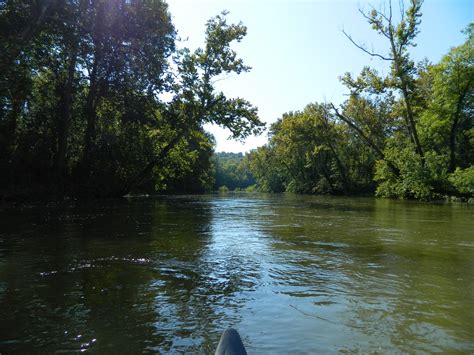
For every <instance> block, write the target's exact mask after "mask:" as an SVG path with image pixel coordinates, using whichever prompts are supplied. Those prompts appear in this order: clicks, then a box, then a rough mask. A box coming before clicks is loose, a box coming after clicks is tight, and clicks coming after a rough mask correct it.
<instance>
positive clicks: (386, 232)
mask: <svg viewBox="0 0 474 355" xmlns="http://www.w3.org/2000/svg"><path fill="white" fill-rule="evenodd" d="M473 212H474V208H473V207H472V206H466V205H463V204H440V205H437V204H423V203H414V202H403V201H389V200H376V199H371V198H342V197H341V198H334V197H313V196H295V195H202V196H174V197H156V198H144V199H130V200H114V201H100V202H97V201H95V202H80V203H79V202H78V203H71V204H59V205H50V206H46V207H45V206H31V207H22V208H5V207H4V208H3V209H1V210H0V353H2V354H4V353H5V354H7V353H13V352H22V353H32V352H34V353H38V352H41V353H53V352H57V353H71V352H79V351H88V352H95V353H100V354H107V353H110V354H117V353H140V352H159V353H212V352H213V350H214V349H215V347H216V344H217V342H218V340H219V337H220V334H221V333H222V332H223V330H225V329H226V328H227V327H234V328H236V329H237V330H238V331H239V332H240V334H241V336H242V338H243V341H244V344H245V346H246V347H247V351H248V352H249V353H250V354H259V353H272V354H277V353H282V354H287V353H292V354H298V353H299V354H304V353H339V352H340V353H354V352H355V353H381V354H384V353H387V352H390V353H394V352H395V353H399V352H403V353H405V352H410V353H416V352H462V353H473V352H474V213H473Z"/></svg>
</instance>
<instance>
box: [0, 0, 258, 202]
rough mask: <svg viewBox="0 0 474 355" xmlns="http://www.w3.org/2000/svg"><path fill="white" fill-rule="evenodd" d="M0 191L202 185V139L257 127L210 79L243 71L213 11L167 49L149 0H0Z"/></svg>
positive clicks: (206, 149)
mask: <svg viewBox="0 0 474 355" xmlns="http://www.w3.org/2000/svg"><path fill="white" fill-rule="evenodd" d="M0 34H1V36H0V186H1V187H0V200H1V199H8V198H10V197H11V198H15V196H23V195H25V196H26V195H31V194H32V195H41V194H44V195H50V194H57V195H79V196H81V195H93V196H122V195H125V194H128V193H138V192H153V191H166V190H182V191H202V190H205V189H207V188H210V187H212V184H213V181H212V180H213V176H212V173H211V170H210V167H211V156H212V153H213V146H214V142H213V138H212V137H211V136H210V135H209V134H208V133H206V132H205V131H204V129H203V125H204V124H205V123H209V122H212V123H216V124H218V125H220V126H223V127H226V128H228V129H229V130H230V131H231V133H232V135H233V137H236V138H237V137H238V138H243V137H246V136H248V135H250V134H258V133H259V132H260V131H261V129H262V127H263V123H262V122H260V120H259V119H258V116H257V109H256V108H255V107H253V106H252V105H251V104H250V103H249V102H247V101H245V100H243V99H241V98H228V97H226V95H224V94H223V93H222V92H219V91H217V90H216V89H215V87H214V83H215V81H216V79H219V77H220V76H222V75H224V76H227V75H229V74H231V73H235V74H240V73H242V72H246V71H249V70H250V68H249V67H248V66H246V65H244V63H243V61H242V59H240V58H238V56H237V54H236V53H235V51H234V50H233V49H232V48H231V44H232V43H233V42H239V41H240V40H242V38H243V37H244V36H245V35H246V27H245V26H243V25H242V24H241V23H239V24H229V23H227V21H226V13H225V12H224V13H222V14H220V15H218V16H216V17H214V18H212V19H210V20H209V21H208V22H207V24H206V29H205V34H206V41H205V45H204V47H203V48H198V49H196V50H195V51H191V50H189V49H187V48H184V49H178V48H177V45H176V41H177V39H176V31H175V29H174V27H173V24H172V22H171V18H170V14H169V12H168V7H167V5H166V3H165V2H164V1H161V0H76V1H69V0H67V1H54V0H42V1H29V0H7V1H3V2H1V3H0Z"/></svg>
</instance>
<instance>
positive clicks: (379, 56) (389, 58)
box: [342, 30, 394, 61]
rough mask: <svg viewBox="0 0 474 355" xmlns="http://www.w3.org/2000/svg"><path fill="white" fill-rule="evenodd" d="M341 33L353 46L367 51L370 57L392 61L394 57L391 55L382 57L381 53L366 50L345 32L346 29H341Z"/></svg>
mask: <svg viewBox="0 0 474 355" xmlns="http://www.w3.org/2000/svg"><path fill="white" fill-rule="evenodd" d="M342 33H344V35H345V36H346V37H347V38H348V39H349V41H351V42H352V44H353V45H354V46H356V47H357V48H359V49H360V50H361V51H363V52H365V53H367V54H368V55H370V56H371V57H378V58H380V59H383V60H388V61H393V60H394V59H393V58H391V57H384V56H383V55H381V54H378V53H374V52H371V51H369V50H367V49H366V48H365V47H364V46H362V45H360V44H358V43H357V42H355V41H354V40H353V39H352V37H351V36H350V35H348V34H347V32H346V31H344V30H342Z"/></svg>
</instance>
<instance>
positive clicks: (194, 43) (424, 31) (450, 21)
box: [167, 0, 474, 152]
mask: <svg viewBox="0 0 474 355" xmlns="http://www.w3.org/2000/svg"><path fill="white" fill-rule="evenodd" d="M167 2H168V5H169V10H170V13H171V16H172V20H173V23H174V25H175V27H176V29H177V31H178V36H179V37H181V38H182V39H186V41H185V42H183V45H184V46H186V47H188V48H190V49H192V50H194V49H196V48H197V47H202V46H203V44H204V40H205V36H204V30H205V24H206V21H207V20H208V19H209V18H211V17H213V16H215V15H217V14H219V13H220V12H222V11H223V10H227V11H229V12H230V13H229V15H228V19H229V22H234V23H237V22H239V21H242V22H243V24H244V25H245V26H247V36H246V37H245V38H244V39H243V40H242V42H240V43H236V44H235V45H233V49H234V50H235V51H236V52H237V53H238V55H239V56H240V57H241V58H242V59H243V60H244V62H245V64H247V65H250V66H251V67H252V70H251V71H250V72H249V73H243V74H241V75H234V76H230V77H228V78H226V79H225V80H222V81H219V83H218V87H217V88H218V90H221V91H223V92H224V93H225V94H226V95H228V96H229V97H242V98H244V99H246V100H248V101H250V102H251V103H252V104H253V105H254V106H256V107H258V112H259V117H260V119H261V120H262V121H264V122H266V123H267V126H268V125H269V124H271V123H272V122H275V121H276V120H277V119H278V118H280V117H281V116H282V114H283V113H285V112H289V111H297V110H302V109H304V107H305V106H306V105H307V104H309V103H311V102H333V103H335V104H340V103H342V102H343V101H344V99H345V94H347V90H346V89H345V87H344V86H343V85H342V84H341V83H340V81H339V79H338V78H339V76H341V75H343V74H344V73H345V72H350V73H352V74H353V75H357V74H358V73H359V72H360V71H361V69H362V68H363V67H364V66H367V65H369V66H371V67H373V68H376V69H378V70H379V71H380V72H382V73H386V72H387V70H388V69H387V68H388V67H387V62H384V61H382V60H380V59H377V58H373V57H370V56H368V55H367V54H365V53H363V52H362V51H361V50H360V49H358V48H356V47H355V46H354V45H353V44H352V43H350V41H349V40H348V39H347V38H346V37H345V36H344V34H343V33H342V30H345V31H346V32H347V33H349V34H351V35H352V37H353V38H354V39H355V40H356V41H358V42H360V43H364V44H365V45H366V46H367V47H368V48H369V49H372V48H373V49H374V50H375V51H376V52H379V53H381V54H386V53H387V52H388V46H387V45H388V44H387V43H386V42H385V41H384V40H383V38H382V37H380V36H378V35H377V34H376V33H375V31H373V30H372V29H371V27H370V25H368V24H367V22H366V20H365V19H364V18H363V17H362V15H361V14H360V13H359V9H365V10H368V9H370V6H371V5H372V6H374V7H375V8H377V9H380V7H381V6H383V3H384V1H381V0H373V1H371V2H367V1H362V0H361V1H355V0H332V1H331V0H240V1H239V0H168V1H167ZM405 2H406V3H407V4H408V1H405ZM385 3H388V2H387V1H385ZM392 3H393V6H394V8H396V9H398V3H399V1H397V0H394V1H392ZM422 13H423V16H422V18H421V20H422V22H421V25H420V33H419V35H418V36H417V38H416V43H417V46H416V47H415V48H412V49H411V51H410V53H411V54H412V58H413V59H414V60H415V61H421V60H423V59H424V58H428V60H430V61H431V62H433V63H436V62H438V61H439V60H440V59H441V58H442V56H443V55H444V54H446V53H447V52H448V51H449V49H450V48H451V47H454V46H457V45H460V44H462V43H463V42H464V41H465V35H464V34H463V33H461V31H462V30H463V29H464V28H466V27H467V25H468V24H469V23H470V22H474V0H425V2H424V4H423V6H422ZM206 129H207V130H208V131H210V132H211V133H212V134H213V135H214V136H215V138H216V143H217V144H216V148H215V150H216V152H220V151H227V152H247V151H249V150H251V149H255V148H256V147H258V146H261V145H264V144H265V143H266V142H267V136H266V134H263V135H261V136H259V137H249V138H247V139H246V141H245V142H244V143H241V142H238V141H234V140H229V139H228V137H229V135H230V133H229V132H228V131H226V130H224V129H222V128H220V127H217V126H211V125H207V126H206Z"/></svg>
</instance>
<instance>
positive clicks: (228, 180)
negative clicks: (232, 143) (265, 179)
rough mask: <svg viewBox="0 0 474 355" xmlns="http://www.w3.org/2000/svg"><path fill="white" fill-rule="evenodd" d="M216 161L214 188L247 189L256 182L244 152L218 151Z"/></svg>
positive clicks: (214, 161) (214, 160) (215, 156)
mask: <svg viewBox="0 0 474 355" xmlns="http://www.w3.org/2000/svg"><path fill="white" fill-rule="evenodd" d="M213 163H214V176H215V182H214V190H219V189H224V190H225V189H228V190H231V191H239V190H246V189H248V188H252V187H253V186H254V185H255V184H256V180H255V177H254V175H253V174H252V172H251V171H250V166H249V161H248V158H247V156H244V154H242V153H223V152H221V153H216V154H214V157H213Z"/></svg>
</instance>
